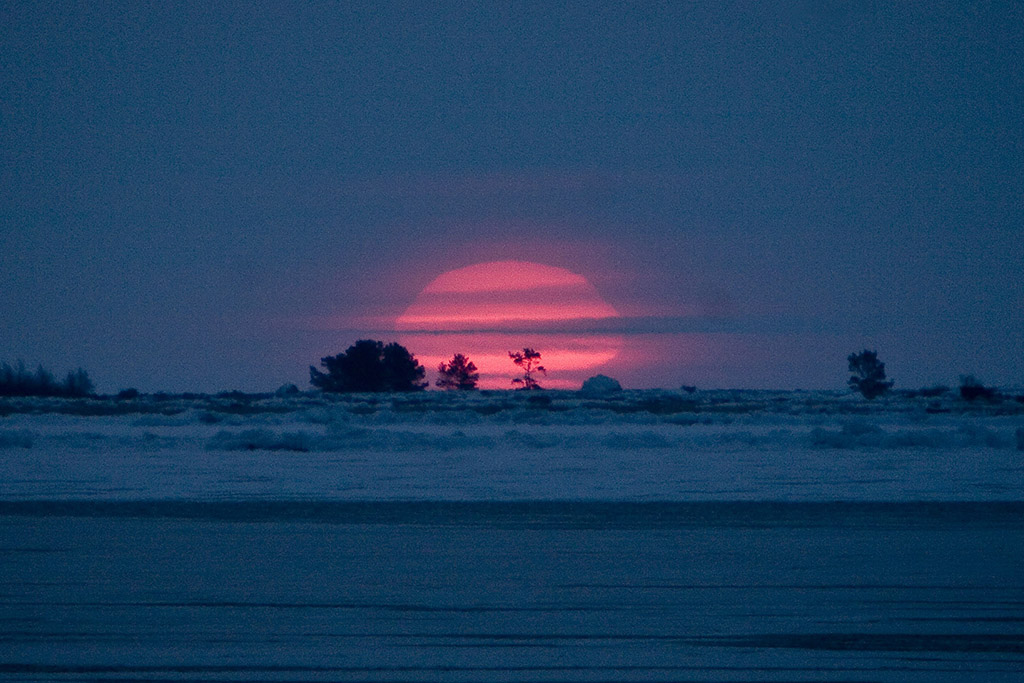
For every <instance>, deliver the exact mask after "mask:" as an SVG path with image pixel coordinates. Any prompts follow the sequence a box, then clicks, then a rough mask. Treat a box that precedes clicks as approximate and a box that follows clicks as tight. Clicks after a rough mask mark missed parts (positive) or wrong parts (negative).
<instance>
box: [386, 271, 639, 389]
mask: <svg viewBox="0 0 1024 683" xmlns="http://www.w3.org/2000/svg"><path fill="white" fill-rule="evenodd" d="M617 316H618V312H617V311H616V310H615V309H614V308H613V307H612V306H610V305H609V304H608V303H607V302H606V301H604V299H602V298H601V295H600V294H599V293H598V291H597V289H595V288H594V286H593V285H591V284H590V283H589V282H588V281H587V279H586V278H585V277H583V276H582V275H578V274H576V273H573V272H571V271H569V270H566V269H564V268H556V267H554V266H546V265H542V264H539V263H529V262H525V261H494V262H490V263H479V264H476V265H473V266H468V267H466V268H459V269H457V270H452V271H449V272H447V273H443V274H442V275H440V276H438V277H437V278H436V279H435V280H434V281H433V282H431V283H430V284H428V285H427V286H426V287H425V288H424V289H423V291H422V292H420V294H419V295H418V296H417V297H416V300H415V301H413V303H412V304H411V305H410V306H409V308H407V309H406V311H405V312H404V313H403V314H402V315H401V316H399V317H398V319H397V320H396V321H395V324H396V327H397V329H398V330H401V331H404V332H405V334H403V335H402V336H401V337H400V341H401V343H402V344H403V345H405V346H407V347H408V348H410V349H411V350H412V351H413V352H414V353H415V354H416V356H417V358H418V359H419V360H420V362H421V363H423V365H424V366H425V367H426V368H427V370H428V372H430V373H431V374H433V371H435V370H436V369H437V365H438V363H440V362H442V361H447V360H449V359H450V358H451V357H452V355H453V354H455V353H463V354H465V355H467V356H468V357H469V358H470V359H471V360H472V361H473V362H474V363H475V364H476V366H477V367H478V368H479V370H480V374H481V378H480V386H481V388H491V389H495V388H501V389H505V388H509V387H510V381H511V379H512V377H513V376H515V375H516V374H517V369H516V368H515V366H514V365H513V364H512V362H511V361H510V360H509V358H508V352H509V351H515V350H518V349H521V348H523V347H524V346H531V347H533V348H536V349H537V350H538V351H540V352H541V354H542V356H543V361H542V362H543V364H544V365H545V366H546V367H547V368H548V370H549V375H548V377H547V381H544V379H545V378H543V377H541V378H539V379H540V380H541V384H542V385H543V386H547V387H551V388H578V387H579V385H580V383H581V382H582V381H583V379H585V378H586V377H587V376H589V375H590V374H593V372H592V371H593V370H595V369H596V368H598V367H600V366H602V365H604V364H605V363H608V362H609V361H611V360H612V359H614V358H615V357H616V356H617V355H618V354H619V352H620V351H621V349H622V344H623V342H622V339H621V337H618V336H615V335H586V334H558V333H550V332H540V331H537V330H536V329H534V330H531V329H530V323H548V324H550V323H553V322H554V323H557V322H559V321H565V322H571V321H578V320H585V319H605V318H613V317H617ZM481 329H485V330H487V331H486V332H478V331H475V330H481Z"/></svg>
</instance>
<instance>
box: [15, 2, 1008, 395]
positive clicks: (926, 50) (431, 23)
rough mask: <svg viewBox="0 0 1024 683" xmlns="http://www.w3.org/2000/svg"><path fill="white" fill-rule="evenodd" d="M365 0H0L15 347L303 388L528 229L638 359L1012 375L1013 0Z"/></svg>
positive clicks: (518, 243) (709, 374)
mask: <svg viewBox="0 0 1024 683" xmlns="http://www.w3.org/2000/svg"><path fill="white" fill-rule="evenodd" d="M351 4H352V3H339V4H329V3H316V4H311V5H305V4H300V3H296V4H269V5H262V6H260V5H249V4H241V3H228V2H224V3H209V2H206V3H194V4H178V3H162V2H161V3H158V2H154V3H142V2H132V3H125V4H124V5H123V6H119V7H118V6H115V3H98V4H95V3H93V4H85V5H83V4H81V3H67V4H62V3H47V2H32V3H25V2H4V3H3V4H2V5H0V8H2V9H0V155H2V163H0V360H9V361H14V360H17V359H19V358H20V359H24V360H25V361H26V362H28V363H31V364H34V363H37V362H42V363H44V364H45V365H47V366H48V367H51V368H52V369H54V370H55V371H58V372H61V371H64V370H66V369H68V368H70V367H74V366H77V365H82V366H84V367H86V368H87V369H88V370H89V372H90V374H91V375H92V377H93V379H94V380H95V381H96V382H97V385H98V387H99V388H100V389H101V390H108V391H112V390H116V389H118V388H122V387H126V386H137V387H138V388H140V389H143V390H158V389H170V390H188V389H193V390H217V389H227V388H242V389H273V388H275V387H276V386H278V385H280V384H282V383H284V382H296V383H298V384H300V385H305V382H306V380H307V378H308V374H307V371H306V366H307V365H309V364H310V363H315V362H316V361H317V360H318V359H319V358H320V356H323V355H326V354H328V353H332V354H333V353H337V352H339V351H341V350H343V349H344V348H345V347H347V346H348V345H349V344H351V343H352V342H353V341H355V339H357V338H359V337H360V336H365V334H364V333H369V332H370V331H374V330H368V329H367V328H366V327H365V323H364V322H363V321H365V320H366V319H367V318H378V319H381V318H382V319H387V318H389V317H391V316H394V315H397V314H398V313H400V312H401V311H402V310H403V309H404V307H405V306H406V305H408V304H409V303H410V302H411V301H412V300H413V299H414V298H415V296H416V294H417V292H418V291H419V290H420V288H422V287H423V286H424V285H426V284H427V283H428V282H429V281H430V280H432V279H433V278H434V277H435V276H437V275H438V274H440V273H441V272H443V271H445V270H448V269H451V268H457V267H461V266H466V265H470V264H472V263H475V262H478V261H487V260H500V259H506V258H518V259H522V260H532V261H538V262H541V263H547V264H550V265H555V266H560V267H566V268H570V269H571V270H574V271H575V272H579V273H581V274H583V275H585V276H586V277H587V278H588V279H590V280H591V282H593V283H594V285H595V286H596V287H597V288H598V289H599V291H600V292H601V294H602V295H603V296H604V297H605V299H607V300H608V301H609V302H610V303H611V304H612V305H614V306H615V307H616V308H617V309H619V310H620V311H622V312H623V313H626V314H627V315H629V316H631V317H632V318H639V320H637V321H636V324H635V328H634V329H635V330H644V331H648V332H649V331H651V330H656V333H655V334H649V333H645V334H629V335H627V346H628V347H629V348H634V349H644V350H645V351H644V352H643V353H637V354H634V355H635V357H630V356H629V354H626V355H625V356H624V357H623V358H622V359H620V361H619V362H618V364H617V365H614V364H613V366H611V367H610V368H609V369H608V372H609V374H614V375H615V376H617V377H619V378H620V379H622V380H623V383H624V384H625V385H627V386H659V385H660V386H668V387H672V386H678V384H679V383H681V382H686V383H690V384H698V385H700V386H718V387H732V386H753V387H780V388H793V387H806V388H813V387H837V388H838V387H841V386H843V381H844V378H845V370H846V368H845V357H846V355H847V354H848V353H849V352H851V351H854V350H859V349H860V348H863V347H865V346H866V347H869V348H877V349H878V350H879V355H880V356H881V357H882V359H883V360H886V361H887V363H888V369H889V372H890V375H891V376H892V377H894V378H895V379H896V380H897V386H902V387H904V388H907V387H914V386H920V385H924V384H930V383H935V382H945V383H952V382H955V381H956V377H957V375H958V374H960V373H967V372H970V373H975V374H977V375H978V376H979V377H980V378H981V379H982V380H984V381H986V382H990V383H994V384H1020V383H1021V382H1022V381H1024V315H1022V314H1021V311H1022V310H1024V284H1022V282H1021V273H1022V272H1024V220H1022V211H1024V180H1022V179H1024V66H1022V65H1024V11H1022V9H1021V6H1020V5H1019V4H1015V3H985V4H979V5H977V6H973V7H966V6H964V3H959V2H956V3H954V2H948V3H939V2H936V3H915V4H911V3H835V4H831V5H829V6H827V7H824V8H823V7H822V6H821V5H822V3H800V4H796V5H793V6H790V7H789V8H785V9H779V7H778V6H777V4H775V3H749V4H748V3H708V6H706V7H704V6H697V7H695V6H692V5H691V4H689V3H683V2H666V3H639V4H637V5H634V6H625V4H624V3H618V2H616V3H600V2H579V3H519V2H516V3H501V2H486V3H479V4H473V3H466V2H461V3H457V5H458V7H453V6H449V5H432V4H429V3H422V2H416V3H386V4H384V5H383V6H380V5H379V4H378V3H368V4H367V7H365V8H355V9H353V8H352V7H351V6H350V5H351ZM454 4H456V3H452V5H454ZM556 4H557V5H564V6H561V7H556V6H555V5H556ZM325 318H329V319H331V320H332V321H335V322H334V323H333V327H334V328H335V329H323V328H324V327H331V325H324V324H322V321H323V319H325ZM337 321H342V322H341V323H339V322H337ZM361 326H362V327H361ZM339 328H345V329H339ZM376 332H377V333H378V334H379V335H380V336H384V335H385V334H386V331H385V330H376ZM627 332H628V330H627ZM412 350H413V351H414V352H415V349H412ZM641 358H642V360H638V359H641Z"/></svg>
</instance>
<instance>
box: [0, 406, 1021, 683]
mask: <svg viewBox="0 0 1024 683" xmlns="http://www.w3.org/2000/svg"><path fill="white" fill-rule="evenodd" d="M0 415H2V417H0V680H12V681H13V680H18V681H30V680H31V681H40V680H53V681H84V680H93V681H96V680H195V681H198V680H202V681H212V680H227V681H242V680H275V681H314V680H316V681H319V680H342V681H475V680H487V681H734V682H738V681H847V682H849V681H996V682H999V681H1018V680H1020V677H1021V674H1022V672H1024V497H1022V495H1021V492H1022V490H1024V488H1022V485H1024V444H1022V440H1024V436H1022V434H1024V404H1022V403H1021V402H1019V401H1017V400H1015V399H1013V398H1008V399H1003V400H999V401H994V402H982V403H969V402H965V401H961V400H959V399H958V398H956V397H955V396H954V395H952V394H947V395H945V396H940V397H921V396H908V395H895V396H892V397H890V398H886V399H882V400H878V401H874V402H867V401H865V400H863V399H861V398H859V397H856V396H851V395H849V394H845V393H838V392H837V393H827V392H703V391H701V392H695V393H692V394H690V393H686V392H667V391H666V392H652V391H646V392H624V393H623V394H620V395H613V396H608V397H586V396H581V395H579V394H577V393H572V392H564V393H563V392H542V393H532V394H526V393H523V392H519V393H512V392H494V393H481V394H473V395H451V394H440V393H433V392H430V393H422V394H414V395H403V396H341V397H334V398H332V397H322V396H317V395H298V396H287V397H275V396H261V397H255V396H241V395H224V396H218V397H204V396H192V397H141V398H138V399H133V400H126V401H116V400H90V401H59V400H52V401H47V400H38V399H35V400H16V399H5V400H2V401H0Z"/></svg>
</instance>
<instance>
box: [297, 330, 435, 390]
mask: <svg viewBox="0 0 1024 683" xmlns="http://www.w3.org/2000/svg"><path fill="white" fill-rule="evenodd" d="M320 365H321V366H322V367H323V368H324V369H325V370H326V371H327V372H320V371H319V370H317V369H316V368H314V367H313V366H312V365H310V366H309V383H310V384H312V385H313V386H314V387H317V388H318V389H320V390H322V391H327V392H337V393H340V392H356V391H359V392H362V391H418V390H420V389H423V388H424V387H426V386H427V383H426V382H424V381H423V377H424V376H425V375H426V371H425V370H424V369H423V366H422V365H420V364H419V363H417V362H416V358H415V357H414V356H413V355H412V354H411V353H409V351H408V349H406V348H405V347H404V346H402V345H400V344H396V343H391V344H388V345H387V346H385V345H384V342H380V341H376V340H373V339H360V340H359V341H357V342H356V343H355V344H353V345H352V346H350V347H348V350H346V351H345V352H344V353H339V354H338V355H336V356H327V357H326V358H321V359H320Z"/></svg>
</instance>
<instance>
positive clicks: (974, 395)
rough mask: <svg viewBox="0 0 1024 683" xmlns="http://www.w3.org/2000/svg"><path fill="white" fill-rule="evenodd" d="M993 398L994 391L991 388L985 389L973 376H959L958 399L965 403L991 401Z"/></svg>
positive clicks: (994, 395)
mask: <svg viewBox="0 0 1024 683" xmlns="http://www.w3.org/2000/svg"><path fill="white" fill-rule="evenodd" d="M995 397H996V390H995V389H993V388H991V387H986V386H985V385H984V384H982V383H981V382H979V381H978V380H977V379H976V378H975V377H974V375H961V376H960V398H962V399H964V400H965V401H973V400H975V399H979V398H983V399H985V400H986V401H991V400H992V399H994V398H995Z"/></svg>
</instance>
